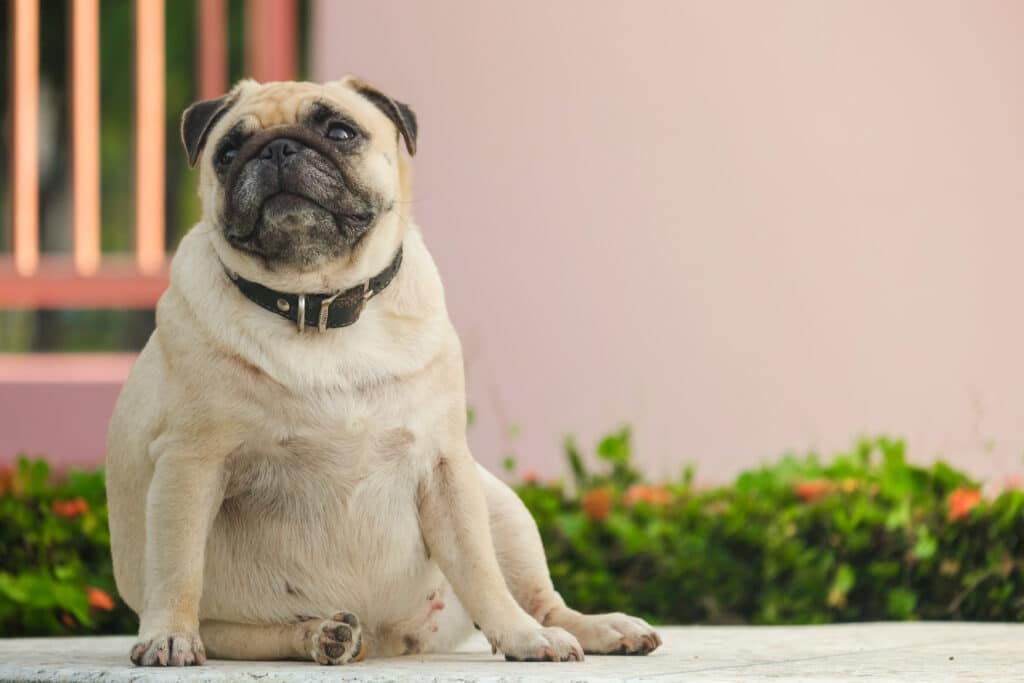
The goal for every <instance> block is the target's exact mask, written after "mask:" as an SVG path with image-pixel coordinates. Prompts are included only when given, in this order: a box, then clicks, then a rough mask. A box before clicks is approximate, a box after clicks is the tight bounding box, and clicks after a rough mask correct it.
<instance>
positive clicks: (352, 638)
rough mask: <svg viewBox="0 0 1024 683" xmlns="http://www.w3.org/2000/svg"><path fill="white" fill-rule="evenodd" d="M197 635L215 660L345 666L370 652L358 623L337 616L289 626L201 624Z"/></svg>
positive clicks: (352, 617) (346, 615) (350, 616)
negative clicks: (291, 661)
mask: <svg viewBox="0 0 1024 683" xmlns="http://www.w3.org/2000/svg"><path fill="white" fill-rule="evenodd" d="M199 634H200V637H201V638H202V639H203V643H204V644H205V645H206V652H207V654H208V656H210V657H212V658H214V659H263V660H267V659H306V660H308V659H312V660H313V661H315V662H319V663H320V664H347V663H348V662H360V661H362V660H364V659H366V655H367V653H368V652H369V648H368V647H367V643H366V641H365V639H364V638H363V630H362V627H361V626H360V624H359V619H357V618H356V616H355V615H354V614H350V613H348V612H339V613H337V614H335V615H334V616H333V617H331V618H330V619H305V620H303V621H298V622H295V623H292V624H236V623H232V622H228V621H215V620H209V619H207V620H204V621H202V622H200V624H199Z"/></svg>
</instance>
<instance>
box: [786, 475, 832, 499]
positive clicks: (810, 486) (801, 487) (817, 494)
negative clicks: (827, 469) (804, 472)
mask: <svg viewBox="0 0 1024 683" xmlns="http://www.w3.org/2000/svg"><path fill="white" fill-rule="evenodd" d="M834 490H835V484H833V483H832V482H830V481H829V480H827V479H810V480H808V481H802V482H800V483H798V484H797V485H796V486H794V487H793V491H794V492H795V493H796V495H798V496H800V498H801V499H802V500H803V501H804V502H805V503H813V502H815V501H817V500H821V499H822V498H824V497H825V496H827V495H828V494H830V493H832V491H834Z"/></svg>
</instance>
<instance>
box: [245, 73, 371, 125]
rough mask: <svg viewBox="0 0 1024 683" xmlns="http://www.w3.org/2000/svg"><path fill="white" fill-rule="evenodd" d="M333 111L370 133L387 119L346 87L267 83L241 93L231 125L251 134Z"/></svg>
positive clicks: (331, 84)
mask: <svg viewBox="0 0 1024 683" xmlns="http://www.w3.org/2000/svg"><path fill="white" fill-rule="evenodd" d="M324 109H327V110H333V111H334V112H336V113H337V114H338V115H340V116H342V117H344V118H349V119H351V120H352V121H354V122H355V123H357V124H359V125H360V126H361V127H362V128H364V129H365V130H368V131H370V132H371V133H374V132H378V131H385V130H387V127H388V125H389V123H390V122H389V121H388V120H387V117H385V116H384V115H383V114H381V112H380V111H378V110H377V108H376V107H375V106H374V105H373V104H371V103H370V102H368V101H367V100H365V99H364V98H363V97H361V96H360V95H359V94H358V93H356V92H355V91H353V90H351V89H350V88H348V87H347V86H345V85H343V84H339V83H327V84H319V83H268V84H265V85H261V86H258V87H255V88H252V89H251V90H249V91H247V92H243V93H242V95H241V98H240V99H239V101H238V103H237V104H236V105H235V106H234V107H232V110H231V112H230V116H228V117H226V118H229V119H230V120H231V122H232V124H235V123H238V122H242V123H243V125H244V126H245V127H246V128H248V129H250V130H262V129H266V128H271V127H273V126H288V125H294V124H298V123H303V122H304V121H306V120H307V119H308V118H309V117H310V116H312V115H313V114H314V113H316V112H322V111H323V110H324Z"/></svg>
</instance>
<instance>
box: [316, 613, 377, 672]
mask: <svg viewBox="0 0 1024 683" xmlns="http://www.w3.org/2000/svg"><path fill="white" fill-rule="evenodd" d="M309 647H310V650H309V651H310V655H311V656H312V657H313V661H315V662H318V663H320V664H325V665H334V664H348V663H349V662H361V661H363V660H364V659H366V654H367V649H366V644H365V643H364V642H363V628H362V626H360V625H359V619H358V617H356V615H354V614H352V613H351V612H338V613H337V614H335V615H334V616H333V617H331V618H330V619H324V620H323V621H318V620H315V619H314V620H311V621H310V622H309Z"/></svg>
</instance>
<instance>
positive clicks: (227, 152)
mask: <svg viewBox="0 0 1024 683" xmlns="http://www.w3.org/2000/svg"><path fill="white" fill-rule="evenodd" d="M237 156H238V150H237V149H235V148H234V147H225V148H224V149H222V150H221V151H220V154H218V155H217V163H218V164H220V165H221V166H227V165H228V164H230V163H231V162H232V161H234V160H235V157H237Z"/></svg>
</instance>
